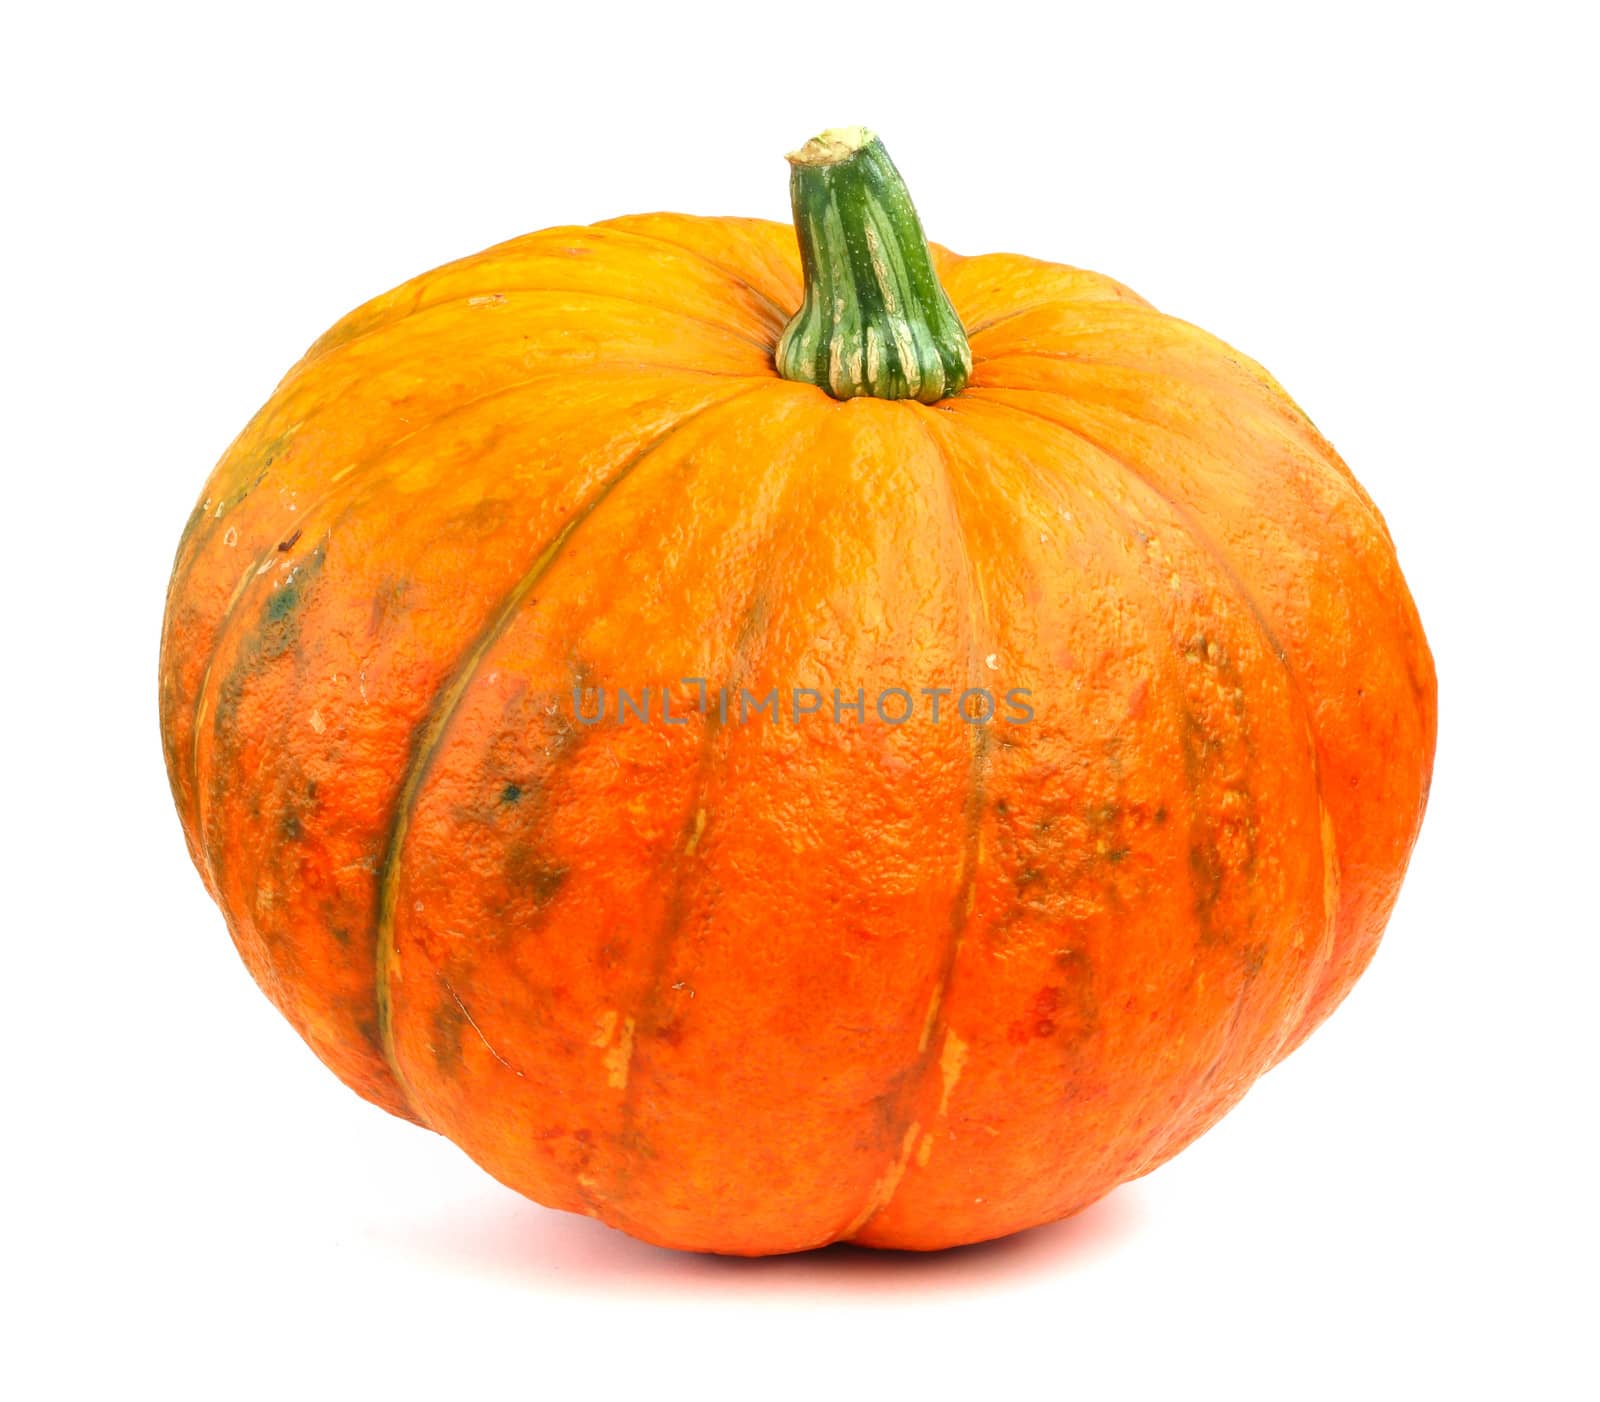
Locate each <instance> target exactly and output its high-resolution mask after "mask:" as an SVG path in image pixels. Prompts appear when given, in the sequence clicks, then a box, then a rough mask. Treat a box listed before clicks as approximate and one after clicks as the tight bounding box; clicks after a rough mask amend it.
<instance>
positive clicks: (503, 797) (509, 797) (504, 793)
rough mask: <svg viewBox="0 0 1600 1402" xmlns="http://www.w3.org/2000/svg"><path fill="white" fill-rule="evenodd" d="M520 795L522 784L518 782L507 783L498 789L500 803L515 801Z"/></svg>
mask: <svg viewBox="0 0 1600 1402" xmlns="http://www.w3.org/2000/svg"><path fill="white" fill-rule="evenodd" d="M521 797H522V786H521V785H520V784H507V785H506V786H505V788H503V789H501V790H500V802H501V803H515V802H516V801H517V800H518V799H519V798H521Z"/></svg>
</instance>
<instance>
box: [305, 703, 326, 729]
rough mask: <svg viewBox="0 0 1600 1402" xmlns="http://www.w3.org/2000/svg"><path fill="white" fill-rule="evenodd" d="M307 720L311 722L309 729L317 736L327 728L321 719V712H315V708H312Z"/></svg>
mask: <svg viewBox="0 0 1600 1402" xmlns="http://www.w3.org/2000/svg"><path fill="white" fill-rule="evenodd" d="M309 719H310V721H311V728H312V729H313V730H314V731H316V732H317V734H318V735H321V734H322V733H323V731H325V730H326V729H327V728H328V723H327V722H326V721H325V720H323V719H322V712H321V711H319V710H317V709H316V708H315V707H313V708H312V711H311V715H310V717H309Z"/></svg>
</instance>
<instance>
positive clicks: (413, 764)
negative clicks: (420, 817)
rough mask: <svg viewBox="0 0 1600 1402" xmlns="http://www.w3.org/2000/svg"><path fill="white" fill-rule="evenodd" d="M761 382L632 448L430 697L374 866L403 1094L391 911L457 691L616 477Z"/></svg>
mask: <svg viewBox="0 0 1600 1402" xmlns="http://www.w3.org/2000/svg"><path fill="white" fill-rule="evenodd" d="M765 383H766V382H765V381H761V382H759V383H758V384H757V385H755V386H752V387H750V388H747V389H742V390H739V391H737V392H736V393H734V394H730V395H726V396H724V397H723V398H721V399H717V400H714V401H712V402H711V403H709V404H705V405H702V406H701V407H700V408H698V409H695V410H692V411H691V412H689V413H688V414H686V415H684V416H683V417H682V418H680V419H679V420H677V422H676V423H674V424H672V425H671V427H669V428H667V429H665V430H663V431H662V432H661V433H658V434H656V435H655V437H653V438H652V439H651V440H650V441H649V442H648V443H647V444H645V445H644V446H643V447H642V448H639V449H638V450H636V451H635V452H634V453H633V454H632V455H631V456H630V457H629V458H628V459H627V460H626V461H625V462H624V463H623V464H622V466H621V467H620V468H619V469H618V470H617V471H616V472H615V473H614V474H613V475H612V476H611V477H610V478H609V479H607V480H606V482H604V483H603V484H602V485H601V486H600V487H599V488H598V489H597V490H596V491H595V493H594V494H593V495H592V496H591V497H590V499H589V500H588V501H587V502H585V503H584V504H583V505H582V506H580V507H579V508H578V509H577V510H576V511H575V512H574V513H573V515H572V517H571V518H570V519H569V520H568V521H567V523H566V524H565V525H564V526H562V527H561V529H560V530H559V531H557V532H556V533H555V535H554V536H552V537H551V539H550V541H549V542H548V543H547V544H546V545H545V547H544V549H543V550H542V551H541V552H540V553H539V555H538V556H537V558H536V559H535V560H534V562H533V564H532V565H531V566H530V567H529V569H528V571H527V573H526V574H524V575H523V577H522V578H521V579H520V580H519V581H518V582H517V584H516V586H515V587H514V588H513V589H512V591H511V592H510V594H508V595H507V596H506V598H505V600H504V602H503V603H502V604H501V606H500V608H499V609H498V610H497V611H496V613H495V615H494V617H493V618H492V619H491V620H490V622H489V625H488V626H487V627H486V628H485V629H484V630H483V632H482V633H481V634H479V636H478V637H477V638H476V639H475V640H474V642H473V643H472V644H471V646H470V647H469V648H468V649H467V651H466V652H465V653H464V654H463V655H462V657H461V659H460V661H459V662H458V663H457V666H456V669H455V671H454V673H453V675H452V677H451V679H450V681H449V682H448V683H446V685H445V686H444V687H443V688H442V689H441V690H440V692H439V693H438V695H437V696H436V697H435V699H434V704H433V707H432V708H431V710H430V711H429V713H428V716H427V717H426V719H425V720H424V721H423V723H422V725H421V726H420V727H419V728H418V730H417V732H416V733H415V735H414V736H413V742H412V752H411V759H410V761H409V763H408V764H407V766H406V771H405V775H404V778H403V780H402V782H401V785H400V787H399V790H398V792H397V795H396V798H395V810H394V821H393V824H392V825H391V828H390V835H389V841H388V843H387V844H386V846H385V850H384V856H383V860H382V862H381V863H380V865H379V868H378V891H379V897H378V924H377V939H376V941H375V957H376V966H377V972H376V983H375V991H376V995H377V1005H378V1007H377V1011H378V1033H379V1037H380V1039H381V1041H382V1044H383V1051H384V1058H385V1060H387V1061H388V1063H389V1069H390V1071H391V1072H392V1073H393V1075H394V1078H395V1082H396V1084H398V1085H399V1087H400V1089H401V1092H402V1093H403V1094H407V1099H408V1100H409V1099H410V1098H411V1097H410V1096H409V1094H408V1093H407V1092H406V1082H405V1077H404V1075H403V1073H402V1072H401V1070H400V1066H399V1057H398V1056H397V1054H396V1050H395V1045H394V1025H393V1007H392V997H393V994H392V990H391V988H390V980H391V978H392V977H393V975H394V974H395V973H396V972H397V966H396V964H395V960H394V917H395V899H396V896H397V887H398V878H399V865H400V853H401V850H402V848H403V847H404V845H405V839H406V832H407V829H408V826H409V821H410V813H411V808H412V805H413V804H414V803H415V801H416V796H417V792H418V790H419V789H420V788H421V785H422V782H423V780H424V779H425V778H426V777H427V773H428V768H429V765H430V762H431V760H432V757H433V755H434V753H435V752H436V750H437V749H438V746H439V744H440V742H441V741H442V740H443V739H444V737H445V734H446V732H447V731H448V729H449V726H450V720H451V717H452V716H453V715H454V714H455V710H456V707H457V706H458V705H459V704H460V701H461V698H462V696H463V695H464V694H465V692H466V689H467V687H468V686H469V685H470V684H471V682H472V679H473V677H474V676H475V675H476V672H477V667H478V663H479V662H480V661H481V660H482V659H483V656H484V654H485V653H486V652H487V651H488V650H489V648H490V647H491V646H492V645H493V644H494V641H495V639H496V638H498V637H499V636H500V635H501V634H502V633H503V632H504V631H505V629H506V627H507V626H508V625H509V623H510V622H511V620H512V619H513V618H515V617H516V615H517V613H518V611H519V610H520V608H521V606H522V603H523V601H524V600H525V599H526V598H527V597H528V594H529V593H530V592H531V591H532V589H533V588H534V587H535V585H537V584H538V582H539V581H540V579H542V578H543V577H544V574H545V572H546V571H547V570H548V569H549V568H550V567H551V565H553V564H554V563H555V561H556V559H557V557H558V556H559V555H560V553H561V547H562V546H563V545H564V544H565V543H566V541H567V540H568V539H569V538H570V537H571V535H572V534H573V532H574V531H576V530H577V529H578V528H579V527H580V526H581V525H582V524H583V523H584V522H585V521H587V520H588V519H589V518H590V517H591V516H592V515H593V514H594V513H595V511H596V510H598V509H599V507H600V506H601V505H602V504H603V503H604V502H605V500H606V498H607V497H608V496H610V494H611V493H612V492H613V491H614V490H615V489H616V488H617V487H618V486H619V485H620V484H621V483H623V482H624V481H626V480H627V478H628V477H629V476H630V475H631V474H632V473H633V472H634V471H635V470H636V469H637V468H638V466H639V465H640V464H641V463H642V462H644V461H645V460H646V459H647V458H649V456H650V455H651V454H652V453H653V452H655V451H656V450H657V449H658V448H660V447H661V446H662V444H664V443H667V442H669V441H670V440H671V439H672V438H673V437H675V436H676V435H677V434H679V433H681V432H682V431H683V430H684V429H686V428H688V427H689V426H690V425H691V424H693V423H695V422H696V421H698V420H699V419H701V418H703V417H704V416H705V415H706V414H708V413H711V412H713V411H714V410H716V409H720V408H722V407H723V406H724V405H727V404H730V403H732V402H733V401H734V400H736V399H740V398H743V397H744V396H746V395H749V394H752V393H754V392H755V390H756V389H758V388H760V387H761V385H763V384H765Z"/></svg>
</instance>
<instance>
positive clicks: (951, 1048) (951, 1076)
mask: <svg viewBox="0 0 1600 1402" xmlns="http://www.w3.org/2000/svg"><path fill="white" fill-rule="evenodd" d="M966 1064H967V1044H966V1043H965V1042H964V1041H962V1040H961V1038H960V1037H958V1036H957V1035H956V1032H955V1029H954V1028H951V1027H947V1028H945V1032H944V1048H943V1049H942V1050H941V1051H940V1053H939V1081H940V1085H939V1113H940V1114H941V1115H944V1114H947V1113H948V1112H949V1110H950V1092H951V1091H953V1090H954V1089H955V1088H956V1082H957V1081H959V1080H960V1079H961V1072H962V1069H963V1068H964V1067H965V1066H966Z"/></svg>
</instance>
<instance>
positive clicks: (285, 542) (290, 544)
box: [278, 508, 301, 554]
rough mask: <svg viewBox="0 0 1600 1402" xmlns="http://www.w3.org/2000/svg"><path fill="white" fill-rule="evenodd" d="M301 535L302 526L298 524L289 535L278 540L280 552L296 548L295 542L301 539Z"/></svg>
mask: <svg viewBox="0 0 1600 1402" xmlns="http://www.w3.org/2000/svg"><path fill="white" fill-rule="evenodd" d="M292 509H293V508H291V510H292ZM300 535H301V528H300V527H299V526H296V527H295V528H294V529H293V530H292V531H290V532H289V534H288V535H287V536H285V537H284V538H283V539H282V540H280V541H279V542H278V551H279V553H280V554H282V553H283V552H285V551H288V550H292V549H294V543H295V542H296V541H297V540H299V539H300Z"/></svg>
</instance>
